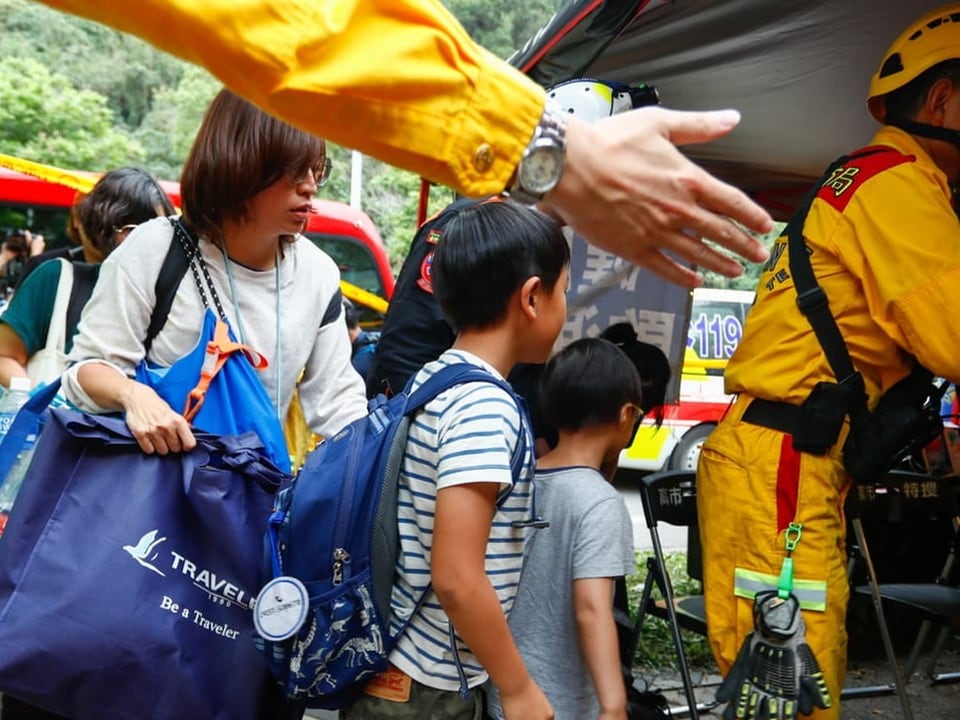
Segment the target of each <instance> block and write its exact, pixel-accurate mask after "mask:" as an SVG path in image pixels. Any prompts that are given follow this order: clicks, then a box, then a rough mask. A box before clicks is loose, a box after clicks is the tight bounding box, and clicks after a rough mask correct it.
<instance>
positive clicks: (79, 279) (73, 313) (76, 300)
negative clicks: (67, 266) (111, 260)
mask: <svg viewBox="0 0 960 720" xmlns="http://www.w3.org/2000/svg"><path fill="white" fill-rule="evenodd" d="M72 266H73V287H71V288H70V301H69V303H68V304H67V331H68V332H69V331H70V330H76V327H77V325H78V324H79V323H80V315H81V314H82V313H83V308H84V307H85V306H86V304H87V301H88V300H89V299H90V296H91V295H93V287H94V285H96V284H97V275H98V274H99V268H98V267H97V266H96V265H94V264H92V263H85V262H74V263H72Z"/></svg>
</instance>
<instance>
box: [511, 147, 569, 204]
mask: <svg viewBox="0 0 960 720" xmlns="http://www.w3.org/2000/svg"><path fill="white" fill-rule="evenodd" d="M562 174H563V150H562V149H560V148H557V147H555V146H552V145H545V146H543V147H538V148H533V149H532V150H531V151H530V153H529V154H528V155H527V156H526V157H525V158H524V159H523V162H522V163H521V165H520V185H521V186H522V187H523V189H524V190H525V191H526V192H528V193H530V194H532V195H543V194H546V193H548V192H550V191H551V190H553V188H554V187H556V185H557V183H558V182H560V176H561V175H562Z"/></svg>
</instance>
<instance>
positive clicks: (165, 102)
mask: <svg viewBox="0 0 960 720" xmlns="http://www.w3.org/2000/svg"><path fill="white" fill-rule="evenodd" d="M221 87H222V86H221V85H220V82H219V81H218V80H217V79H216V78H214V77H213V76H212V75H210V74H209V73H208V72H206V71H205V70H202V69H201V68H198V67H195V66H192V65H187V66H185V67H184V71H183V74H182V75H181V76H180V79H179V81H178V82H177V83H176V85H172V86H169V85H167V86H161V87H159V88H157V90H156V92H155V93H154V102H153V106H152V107H151V108H150V110H149V111H148V112H147V114H146V116H145V117H144V119H143V122H142V123H141V124H140V127H139V128H137V130H136V131H135V132H134V136H135V137H136V138H137V139H138V140H139V141H140V142H141V143H142V144H143V147H144V149H145V151H146V158H145V161H144V162H145V165H146V167H148V168H150V170H151V172H153V173H154V174H155V175H157V176H158V177H163V178H170V179H177V178H179V177H180V171H181V170H182V169H183V163H184V161H185V160H186V159H187V154H188V153H189V152H190V146H191V145H192V144H193V139H194V137H195V136H196V134H197V130H198V128H199V127H200V121H201V120H203V114H204V112H206V109H207V106H208V105H209V104H210V101H211V100H213V97H214V95H216V94H217V93H218V92H219V91H220V88H221Z"/></svg>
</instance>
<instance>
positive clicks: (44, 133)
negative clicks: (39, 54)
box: [0, 57, 143, 168]
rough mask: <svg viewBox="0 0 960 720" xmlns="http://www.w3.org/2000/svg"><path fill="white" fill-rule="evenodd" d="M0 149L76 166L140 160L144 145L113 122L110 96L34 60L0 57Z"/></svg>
mask: <svg viewBox="0 0 960 720" xmlns="http://www.w3.org/2000/svg"><path fill="white" fill-rule="evenodd" d="M0 152H4V153H6V154H9V155H18V156H20V157H23V158H26V159H28V160H35V161H38V162H43V163H56V164H59V165H65V166H67V167H72V168H97V167H111V166H117V165H123V164H127V163H131V162H136V161H137V160H139V159H140V158H141V157H142V156H143V149H142V147H141V146H140V144H139V143H138V142H137V141H136V140H134V139H133V138H132V137H131V136H130V134H129V133H128V132H127V131H126V130H125V129H124V128H122V127H116V126H115V124H114V117H113V112H111V110H110V108H109V107H107V101H106V98H104V97H103V96H102V95H99V94H97V93H95V92H93V91H91V90H78V89H77V88H76V87H74V86H73V85H72V84H71V83H70V81H69V80H68V79H67V78H66V77H64V76H63V75H60V74H58V73H51V72H50V71H49V70H47V68H45V67H44V66H43V65H41V64H40V63H38V62H37V61H36V60H29V59H18V58H10V57H7V58H5V59H3V60H0Z"/></svg>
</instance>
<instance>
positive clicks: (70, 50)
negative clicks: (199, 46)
mask: <svg viewBox="0 0 960 720" xmlns="http://www.w3.org/2000/svg"><path fill="white" fill-rule="evenodd" d="M0 28H2V34H0V49H2V51H3V52H2V57H19V58H31V59H34V60H37V61H38V62H40V63H41V64H43V65H44V66H46V67H47V68H49V69H50V70H51V71H53V72H57V73H59V74H61V75H63V76H65V77H67V78H69V80H70V82H71V84H72V85H73V86H74V87H76V88H78V89H82V90H92V91H94V92H96V93H99V94H100V95H103V96H105V97H106V98H107V104H108V106H109V107H110V108H111V109H112V110H113V111H114V112H115V113H116V115H117V117H118V118H119V119H120V120H121V121H122V123H123V125H124V126H125V127H126V128H127V129H134V128H136V127H137V126H138V125H139V124H140V122H141V121H142V120H143V118H144V116H145V115H146V114H147V112H148V111H149V109H150V107H151V106H152V105H153V101H154V98H153V93H154V90H155V89H157V88H160V87H164V86H169V85H174V84H176V82H177V81H178V80H179V78H180V75H181V74H182V73H183V71H184V67H185V64H184V63H183V62H181V61H180V60H178V59H176V58H174V57H171V56H170V55H167V54H166V53H162V52H160V51H158V50H156V49H154V48H153V47H151V46H150V45H148V44H147V43H145V42H143V41H142V40H140V39H138V38H135V37H133V36H130V35H125V34H124V33H120V32H117V31H116V30H113V29H111V28H108V27H105V26H103V25H98V24H97V23H94V22H90V21H88V20H83V19H80V18H77V17H74V16H72V15H66V14H64V13H61V12H57V11H56V10H52V9H50V8H48V7H46V6H44V5H40V4H38V3H35V2H30V1H29V0H0Z"/></svg>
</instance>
